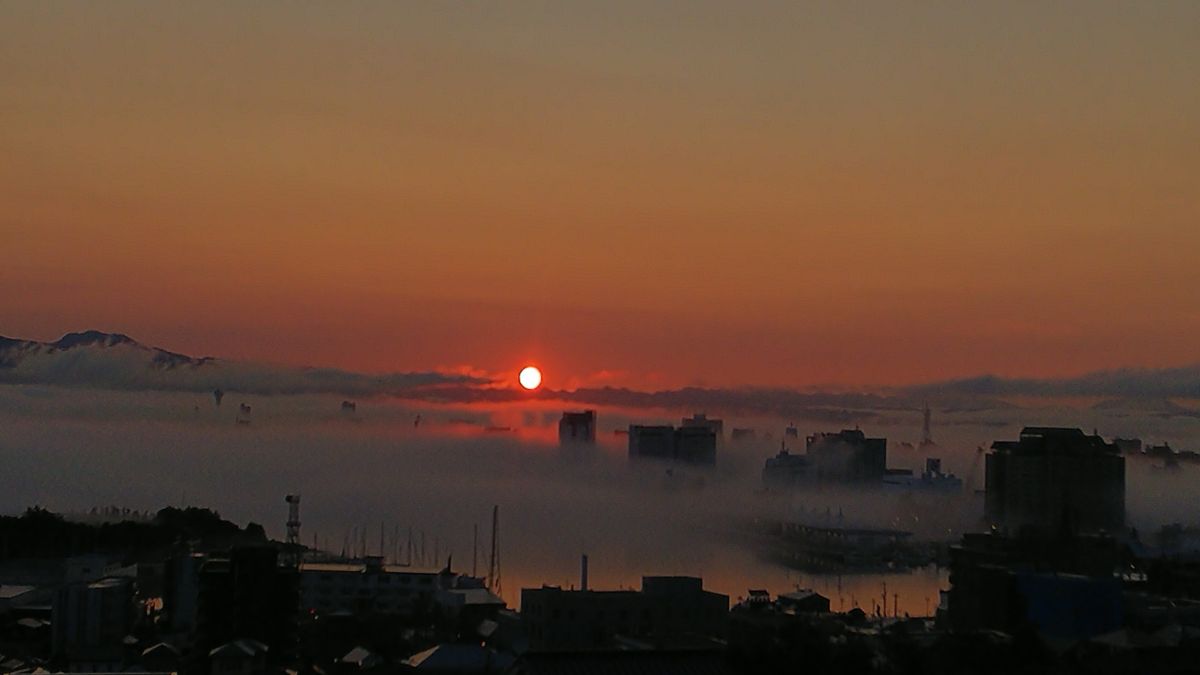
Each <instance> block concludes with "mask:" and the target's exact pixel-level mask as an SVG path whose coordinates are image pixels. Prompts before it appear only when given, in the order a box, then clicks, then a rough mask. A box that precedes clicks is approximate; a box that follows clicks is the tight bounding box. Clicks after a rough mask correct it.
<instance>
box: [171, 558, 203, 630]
mask: <svg viewBox="0 0 1200 675" xmlns="http://www.w3.org/2000/svg"><path fill="white" fill-rule="evenodd" d="M203 564H204V555H203V554H201V553H184V554H180V555H177V556H174V557H171V558H169V559H167V561H166V562H165V563H164V565H163V599H162V601H163V615H164V616H165V617H166V620H167V627H168V628H169V629H170V630H171V631H172V632H176V633H189V632H191V631H192V630H193V629H195V627H196V613H197V611H198V603H199V597H200V566H201V565H203Z"/></svg>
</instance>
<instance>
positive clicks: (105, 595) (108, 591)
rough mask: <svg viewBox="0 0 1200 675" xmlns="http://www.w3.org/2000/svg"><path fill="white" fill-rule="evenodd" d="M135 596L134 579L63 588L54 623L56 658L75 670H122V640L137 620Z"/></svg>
mask: <svg viewBox="0 0 1200 675" xmlns="http://www.w3.org/2000/svg"><path fill="white" fill-rule="evenodd" d="M133 596H134V586H133V580H132V579H127V578H115V577H110V578H106V579H100V580H99V581H93V582H90V583H89V582H76V583H70V584H67V585H65V586H63V587H62V588H60V589H59V590H58V593H57V594H56V596H55V598H54V606H53V615H52V620H51V626H52V630H53V636H52V641H53V642H52V649H53V654H54V657H55V658H56V659H59V660H61V661H62V662H63V663H64V664H66V665H67V667H68V668H69V669H71V670H74V671H91V672H106V671H112V670H117V669H119V666H120V665H121V663H122V659H123V656H124V653H125V649H126V647H125V644H124V643H123V642H122V640H123V639H124V638H125V636H126V635H128V634H129V632H130V630H132V628H133V624H134V620H135V619H136V618H137V611H136V607H135V603H134V597H133Z"/></svg>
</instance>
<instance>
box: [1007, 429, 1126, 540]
mask: <svg viewBox="0 0 1200 675" xmlns="http://www.w3.org/2000/svg"><path fill="white" fill-rule="evenodd" d="M985 481H986V489H987V494H986V497H985V511H986V516H987V519H988V521H989V523H990V524H992V525H993V526H996V527H1000V528H1006V529H1008V530H1011V531H1014V532H1015V531H1019V530H1030V531H1040V532H1042V533H1045V534H1052V533H1055V532H1063V531H1067V532H1094V531H1097V530H1109V531H1115V530H1119V529H1121V528H1123V527H1124V525H1125V458H1124V457H1122V456H1121V452H1120V449H1119V448H1118V447H1117V446H1116V445H1114V444H1112V443H1106V442H1105V441H1104V439H1102V438H1100V437H1099V436H1095V435H1093V436H1088V435H1085V434H1084V433H1083V431H1081V430H1079V429H1064V428H1055V427H1026V428H1024V429H1022V430H1021V437H1020V439H1019V440H1016V441H996V442H995V443H993V444H992V452H991V454H989V455H988V456H987V464H986V475H985Z"/></svg>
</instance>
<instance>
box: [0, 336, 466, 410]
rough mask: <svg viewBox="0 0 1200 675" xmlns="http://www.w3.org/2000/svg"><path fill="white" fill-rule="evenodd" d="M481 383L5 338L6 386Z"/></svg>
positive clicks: (282, 389)
mask: <svg viewBox="0 0 1200 675" xmlns="http://www.w3.org/2000/svg"><path fill="white" fill-rule="evenodd" d="M480 383H482V381H480V380H478V379H476V378H470V377H466V376H461V375H450V374H444V373H434V372H425V373H388V374H383V375H368V374H363V373H353V372H349V371H344V370H338V369H334V368H294V367H287V366H274V365H266V364H259V363H250V362H240V361H227V360H223V359H215V358H213V357H210V356H204V357H193V356H187V355H185V354H178V353H176V352H170V351H167V350H165V349H160V348H158V347H151V346H148V345H144V344H142V343H140V342H138V341H137V340H134V339H133V338H131V337H129V336H128V335H123V334H121V333H104V332H101V331H96V330H89V331H84V332H81V333H68V334H66V335H64V336H62V338H60V339H58V340H56V341H54V342H37V341H34V340H19V339H15V338H9V337H3V336H0V384H29V385H56V386H69V387H89V388H94V389H118V390H153V391H195V392H211V391H213V390H215V389H222V390H225V391H237V392H241V393H245V394H263V395H270V394H339V395H344V396H387V395H391V396H405V395H411V394H413V393H416V392H426V393H428V390H429V389H435V388H438V387H444V386H452V385H470V384H480Z"/></svg>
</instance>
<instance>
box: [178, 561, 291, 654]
mask: <svg viewBox="0 0 1200 675" xmlns="http://www.w3.org/2000/svg"><path fill="white" fill-rule="evenodd" d="M299 599H300V587H299V575H298V573H297V571H296V568H294V567H290V566H284V565H280V564H279V556H278V551H277V550H276V549H275V548H273V547H270V546H247V547H239V548H235V549H233V550H232V551H230V552H229V553H228V555H226V556H212V557H209V558H208V559H207V560H205V561H204V563H203V564H202V565H201V566H200V591H199V594H198V596H197V614H196V651H197V653H199V654H202V655H204V656H205V657H206V658H207V657H209V656H210V655H211V654H219V655H221V656H222V658H224V657H225V656H228V655H229V653H228V650H226V651H225V652H214V650H216V649H217V648H219V647H223V646H224V645H226V644H227V643H230V642H241V641H252V642H256V643H261V644H262V645H264V646H265V647H266V648H267V651H266V652H265V654H266V655H265V659H266V661H267V662H269V663H272V664H282V663H287V662H288V661H289V659H291V658H292V656H293V655H294V652H295V649H296V646H297V640H298V634H299V612H298V610H299V607H298V605H299ZM256 654H257V652H256ZM252 656H253V655H252ZM254 658H257V656H254ZM243 661H244V659H243ZM211 665H212V666H214V667H215V666H220V665H221V664H220V663H217V662H215V661H214V662H213V663H212V664H211Z"/></svg>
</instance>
